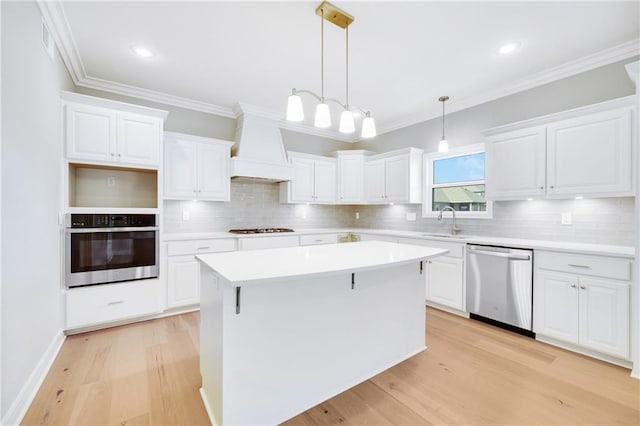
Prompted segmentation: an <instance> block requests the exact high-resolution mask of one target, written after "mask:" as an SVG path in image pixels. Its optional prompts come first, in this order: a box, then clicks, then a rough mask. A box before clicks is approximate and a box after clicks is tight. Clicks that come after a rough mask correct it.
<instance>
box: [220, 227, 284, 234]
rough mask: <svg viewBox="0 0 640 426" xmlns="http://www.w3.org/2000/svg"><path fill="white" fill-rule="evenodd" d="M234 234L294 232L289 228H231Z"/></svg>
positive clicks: (230, 230)
mask: <svg viewBox="0 0 640 426" xmlns="http://www.w3.org/2000/svg"><path fill="white" fill-rule="evenodd" d="M229 232H231V233H232V234H277V233H280V232H294V231H293V229H289V228H247V229H229Z"/></svg>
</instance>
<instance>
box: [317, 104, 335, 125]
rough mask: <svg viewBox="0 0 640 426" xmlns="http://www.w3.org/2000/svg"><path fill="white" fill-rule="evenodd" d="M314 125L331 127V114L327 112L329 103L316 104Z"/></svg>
mask: <svg viewBox="0 0 640 426" xmlns="http://www.w3.org/2000/svg"><path fill="white" fill-rule="evenodd" d="M314 126H316V127H320V128H327V127H331V114H330V113H329V104H325V103H321V104H318V106H316V119H315V122H314Z"/></svg>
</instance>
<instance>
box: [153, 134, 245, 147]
mask: <svg viewBox="0 0 640 426" xmlns="http://www.w3.org/2000/svg"><path fill="white" fill-rule="evenodd" d="M164 136H165V138H169V139H175V140H185V141H189V142H204V143H215V144H217V145H223V146H227V147H229V148H231V146H232V145H233V144H234V143H235V142H233V141H227V140H224V139H215V138H207V137H204V136H196V135H187V134H186V133H176V132H164Z"/></svg>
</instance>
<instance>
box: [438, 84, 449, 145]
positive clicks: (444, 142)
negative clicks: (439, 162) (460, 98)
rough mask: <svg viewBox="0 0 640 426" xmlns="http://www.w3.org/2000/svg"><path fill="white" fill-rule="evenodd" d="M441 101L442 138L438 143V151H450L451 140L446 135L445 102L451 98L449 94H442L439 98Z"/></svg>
mask: <svg viewBox="0 0 640 426" xmlns="http://www.w3.org/2000/svg"><path fill="white" fill-rule="evenodd" d="M438 100H439V101H440V102H442V139H441V140H440V143H439V144H438V152H448V151H449V142H447V139H446V138H445V137H444V103H445V102H446V101H448V100H449V97H448V96H440V97H439V98H438Z"/></svg>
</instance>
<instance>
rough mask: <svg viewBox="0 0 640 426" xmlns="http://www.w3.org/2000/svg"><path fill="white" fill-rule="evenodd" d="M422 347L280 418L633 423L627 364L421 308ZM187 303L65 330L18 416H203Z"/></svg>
mask: <svg viewBox="0 0 640 426" xmlns="http://www.w3.org/2000/svg"><path fill="white" fill-rule="evenodd" d="M426 341H427V350H425V351H424V352H421V353H420V354H417V355H416V356H413V357H411V358H410V359H408V360H406V361H404V362H402V363H400V364H398V365H396V366H394V367H393V368H390V369H388V370H386V371H384V372H382V373H381V374H379V375H377V376H375V377H373V378H372V379H371V380H368V381H365V382H364V383H361V384H359V385H358V386H355V387H353V388H352V389H349V390H348V391H346V392H343V393H341V394H339V395H337V396H336V397H334V398H331V399H329V400H328V401H325V402H323V403H321V404H318V405H317V406H315V407H312V408H311V409H309V410H307V411H305V412H304V413H301V414H300V415H298V416H296V417H294V418H292V419H290V420H289V421H287V422H285V424H286V425H289V426H291V425H302V426H320V425H342V426H346V425H363V424H371V425H388V424H393V425H430V424H438V425H441V424H448V425H454V424H460V425H463V424H464V425H469V424H474V425H494V424H502V425H506V424H509V425H511V424H520V425H534V424H548V425H566V424H573V425H578V424H605V425H613V424H628V425H638V424H640V407H639V406H640V381H638V380H635V379H632V378H630V377H629V370H626V369H624V368H621V367H617V366H614V365H611V364H607V363H604V362H602V361H598V360H594V359H592V358H588V357H585V356H582V355H579V354H575V353H571V352H568V351H565V350H563V349H560V348H557V347H554V346H550V345H547V344H544V343H541V342H537V341H535V340H533V339H530V338H526V337H523V336H519V335H515V334H513V333H510V332H507V331H504V330H500V329H497V328H495V327H492V326H489V325H487V324H483V323H479V322H477V321H472V320H468V319H466V318H462V317H459V316H456V315H451V314H449V313H446V312H442V311H438V310H435V309H431V308H429V309H427V336H426ZM200 385H201V378H200V372H199V314H198V312H192V313H188V314H183V315H176V316H173V317H167V318H161V319H158V320H154V321H146V322H141V323H136V324H130V325H126V326H121V327H114V328H110V329H106V330H100V331H96V332H92V333H85V334H81V335H76V336H69V337H68V338H67V339H66V341H65V343H64V344H63V346H62V348H61V350H60V353H59V354H58V357H57V358H56V360H55V362H54V363H53V365H52V367H51V370H50V371H49V374H48V375H47V378H46V379H45V381H44V383H43V385H42V387H41V388H40V390H39V391H38V394H37V395H36V398H35V399H34V401H33V403H32V404H31V407H30V408H29V410H28V412H27V414H26V416H25V418H24V419H23V424H25V425H79V426H84V425H103V424H104V425H108V424H111V425H200V424H202V425H205V424H209V420H208V417H207V414H206V411H205V409H204V406H203V404H202V401H201V399H200V395H199V392H198V390H199V387H200Z"/></svg>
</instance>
